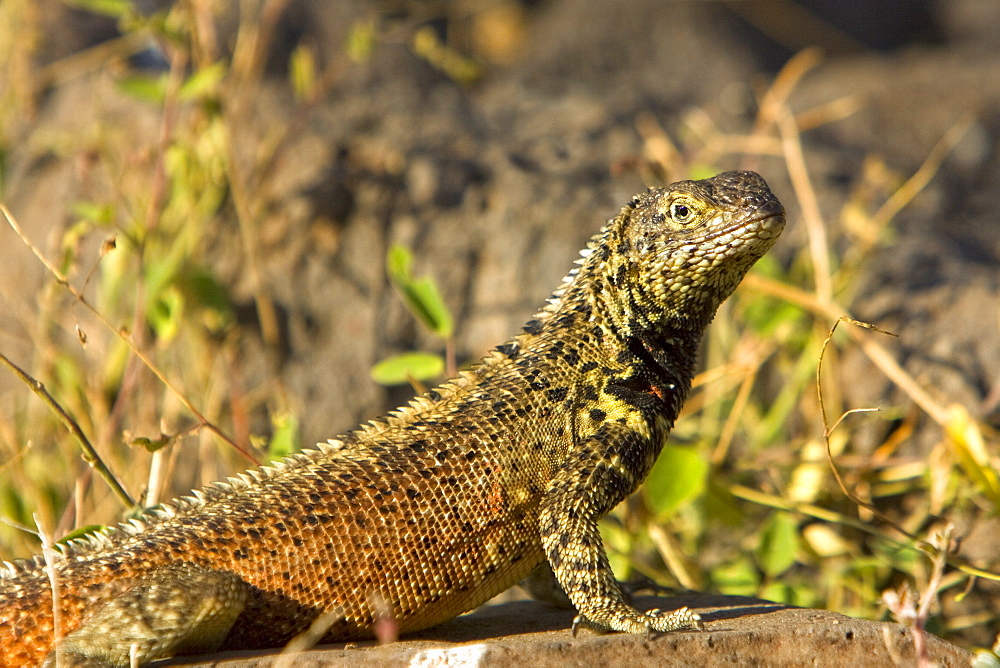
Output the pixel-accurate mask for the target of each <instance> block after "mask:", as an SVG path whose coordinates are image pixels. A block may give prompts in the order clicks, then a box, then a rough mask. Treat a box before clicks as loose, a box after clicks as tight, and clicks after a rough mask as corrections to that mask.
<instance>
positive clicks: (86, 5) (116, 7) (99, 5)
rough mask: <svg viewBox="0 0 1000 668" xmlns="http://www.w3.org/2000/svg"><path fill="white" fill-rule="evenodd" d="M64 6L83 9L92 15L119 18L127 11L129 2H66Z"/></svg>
mask: <svg viewBox="0 0 1000 668" xmlns="http://www.w3.org/2000/svg"><path fill="white" fill-rule="evenodd" d="M66 4H68V5H71V6H73V7H79V8H80V9H85V10H87V11H88V12H91V13H93V14H104V15H105V16H111V17H114V18H121V16H122V15H124V14H125V12H126V11H128V9H129V5H130V4H131V0H67V1H66Z"/></svg>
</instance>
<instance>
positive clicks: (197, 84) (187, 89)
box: [177, 62, 226, 101]
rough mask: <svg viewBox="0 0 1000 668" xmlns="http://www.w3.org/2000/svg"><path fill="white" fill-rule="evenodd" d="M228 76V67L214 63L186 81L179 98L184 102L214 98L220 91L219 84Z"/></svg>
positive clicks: (179, 92) (220, 63) (178, 92)
mask: <svg viewBox="0 0 1000 668" xmlns="http://www.w3.org/2000/svg"><path fill="white" fill-rule="evenodd" d="M225 76H226V66H225V64H224V63H222V62H218V63H213V64H211V65H209V66H208V67H204V68H202V69H200V70H198V71H197V72H195V73H194V74H192V75H191V76H189V77H188V78H187V80H186V81H184V83H183V84H181V87H180V90H179V91H177V97H179V98H180V99H182V100H188V101H191V100H199V99H202V98H206V97H214V96H215V94H216V93H217V92H218V90H219V83H220V82H221V81H222V79H223V77H225Z"/></svg>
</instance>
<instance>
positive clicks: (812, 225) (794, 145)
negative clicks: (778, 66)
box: [778, 109, 833, 301]
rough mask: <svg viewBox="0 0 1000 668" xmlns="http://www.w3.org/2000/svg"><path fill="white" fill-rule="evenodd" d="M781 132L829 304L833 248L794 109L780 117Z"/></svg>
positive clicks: (819, 285)
mask: <svg viewBox="0 0 1000 668" xmlns="http://www.w3.org/2000/svg"><path fill="white" fill-rule="evenodd" d="M778 130H779V131H780V132H781V143H782V147H783V148H784V151H785V163H786V164H787V165H788V175H789V177H790V178H791V179H792V187H793V188H794V189H795V195H796V197H797V198H798V200H799V205H800V206H801V207H802V219H803V222H804V223H805V225H806V236H807V237H808V239H809V255H810V257H811V258H812V262H813V277H814V280H815V282H816V294H817V296H818V297H819V299H820V300H822V301H829V300H830V299H832V298H833V281H832V278H831V272H830V249H829V244H828V242H827V238H826V227H825V226H824V224H823V214H822V213H820V210H819V200H817V198H816V191H815V190H813V187H812V180H811V179H810V178H809V171H808V170H807V169H806V160H805V156H804V155H803V153H802V142H801V141H800V139H799V129H798V126H797V125H796V124H795V117H794V116H792V112H791V111H790V110H788V109H785V110H784V111H783V112H782V113H780V114H778Z"/></svg>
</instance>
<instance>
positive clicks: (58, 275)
mask: <svg viewBox="0 0 1000 668" xmlns="http://www.w3.org/2000/svg"><path fill="white" fill-rule="evenodd" d="M0 212H2V213H3V215H4V217H5V218H6V219H7V223H8V224H9V225H10V226H11V227H12V228H13V229H14V232H15V233H16V234H17V236H18V237H20V239H21V241H22V242H23V243H24V244H25V245H26V246H27V247H28V248H29V249H30V250H31V252H32V253H34V254H35V257H37V258H38V260H39V261H40V262H41V263H42V264H43V265H44V266H45V268H46V269H47V270H48V271H49V273H50V274H52V277H53V278H54V279H55V280H56V282H57V283H59V284H60V285H62V286H63V287H65V288H66V289H67V290H68V291H69V292H70V294H72V295H73V297H74V298H75V299H76V300H77V301H78V302H79V303H80V304H83V306H84V308H86V309H87V310H88V311H90V313H91V314H92V315H93V316H94V317H95V318H97V320H98V321H99V322H100V323H101V324H102V325H104V326H105V327H107V328H108V329H109V330H111V331H112V332H114V333H115V334H117V335H118V338H120V339H121V340H122V341H124V342H125V345H127V346H128V348H129V350H131V351H132V353H133V354H135V355H136V356H137V357H138V358H139V359H141V360H142V361H143V363H144V364H145V365H146V366H147V367H148V368H149V370H150V371H152V372H153V374H154V375H155V376H156V377H157V378H158V379H159V380H160V382H161V383H163V384H164V386H166V387H167V389H169V390H170V391H171V392H173V393H174V396H176V397H177V399H178V400H179V401H180V402H181V404H183V405H184V407H185V408H186V409H188V411H190V412H191V414H192V415H194V416H195V417H196V418H198V421H199V422H200V423H201V424H202V425H203V426H204V427H205V428H206V429H208V430H209V431H211V432H212V433H213V434H215V435H216V436H218V437H219V438H221V439H222V440H223V441H225V442H226V443H228V444H229V445H230V446H232V448H233V449H234V450H236V451H237V452H238V453H240V454H241V455H243V457H244V459H246V460H247V461H249V462H250V463H251V464H252V465H254V466H256V465H257V461H256V459H254V457H253V455H251V454H250V453H249V452H248V451H247V450H246V449H245V448H243V447H242V446H240V445H239V444H237V443H236V442H235V441H233V439H231V438H229V436H227V435H226V434H225V432H223V431H222V429H220V428H219V427H217V426H216V425H214V424H213V423H212V422H210V421H209V420H208V418H206V417H205V416H204V415H202V413H201V411H199V410H198V409H197V408H195V407H194V404H192V403H191V401H190V400H189V399H188V398H187V397H186V396H184V394H183V393H182V392H181V391H180V390H179V389H177V387H176V386H174V384H173V383H171V382H170V380H169V379H168V378H167V377H166V375H164V373H163V372H162V371H160V369H159V367H157V366H156V365H155V364H153V361H152V360H151V359H149V357H147V356H146V355H145V353H143V352H142V351H141V350H139V348H137V347H136V345H135V344H134V343H133V341H132V337H130V336H129V335H128V334H127V333H126V332H124V331H122V330H120V329H118V328H116V327H114V326H112V324H111V323H110V322H108V320H107V318H105V317H104V316H103V315H102V314H101V313H100V312H99V311H98V310H97V309H95V308H94V307H93V306H91V304H90V302H88V301H87V298H86V297H84V296H83V294H82V293H81V292H80V291H79V290H77V289H76V288H75V287H73V285H72V284H71V283H70V282H69V280H68V279H67V278H66V277H65V276H64V275H63V274H62V272H60V271H59V269H58V268H56V267H55V266H54V265H53V264H52V263H51V262H49V261H48V259H47V258H46V257H45V256H44V255H43V254H42V252H41V251H40V250H39V249H38V247H36V246H35V245H34V244H33V243H32V242H31V240H30V239H29V238H28V237H27V235H26V234H25V233H24V231H23V230H22V229H21V226H20V225H19V224H18V222H17V220H16V219H15V218H14V216H13V214H11V212H10V210H9V209H7V206H6V205H5V204H3V203H2V202H0Z"/></svg>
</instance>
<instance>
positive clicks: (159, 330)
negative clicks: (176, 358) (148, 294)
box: [147, 286, 184, 342]
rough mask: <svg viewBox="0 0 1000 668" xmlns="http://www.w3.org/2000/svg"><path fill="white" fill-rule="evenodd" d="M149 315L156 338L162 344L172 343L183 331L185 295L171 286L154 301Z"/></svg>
mask: <svg viewBox="0 0 1000 668" xmlns="http://www.w3.org/2000/svg"><path fill="white" fill-rule="evenodd" d="M147 315H148V318H149V324H150V325H151V326H152V327H153V330H154V331H155V332H156V336H157V337H158V338H159V339H160V340H161V341H162V342H168V341H171V340H172V339H173V338H174V337H175V336H177V333H178V332H179V331H180V329H181V320H182V319H183V316H184V295H183V294H182V293H181V291H180V290H178V289H177V287H176V286H170V287H169V288H167V289H166V290H163V291H162V292H161V293H160V294H159V295H158V296H157V299H154V300H153V301H152V303H151V304H150V307H149V312H148V314H147Z"/></svg>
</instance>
